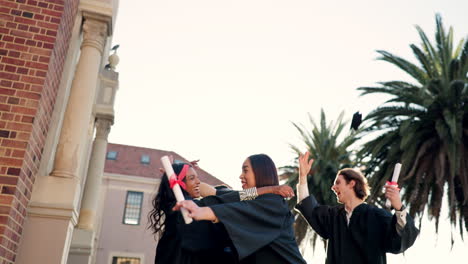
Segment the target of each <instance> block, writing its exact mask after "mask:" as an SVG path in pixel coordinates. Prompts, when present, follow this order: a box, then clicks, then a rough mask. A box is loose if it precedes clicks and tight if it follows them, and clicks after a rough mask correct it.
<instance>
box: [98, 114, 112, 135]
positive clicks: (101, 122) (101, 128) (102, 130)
mask: <svg viewBox="0 0 468 264" xmlns="http://www.w3.org/2000/svg"><path fill="white" fill-rule="evenodd" d="M113 123H114V122H113V121H112V120H110V119H108V118H99V117H98V118H96V139H104V140H107V137H108V136H109V132H110V129H111V126H112V124H113Z"/></svg>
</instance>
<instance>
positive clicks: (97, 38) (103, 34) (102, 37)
mask: <svg viewBox="0 0 468 264" xmlns="http://www.w3.org/2000/svg"><path fill="white" fill-rule="evenodd" d="M107 27H108V23H107V22H106V21H104V20H99V19H95V18H94V17H87V16H85V17H84V23H83V43H82V44H81V48H83V47H86V46H91V47H94V48H96V49H97V50H99V52H100V53H101V54H102V52H103V50H104V45H105V43H106V38H107V30H108V29H107Z"/></svg>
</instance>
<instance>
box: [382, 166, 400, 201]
mask: <svg viewBox="0 0 468 264" xmlns="http://www.w3.org/2000/svg"><path fill="white" fill-rule="evenodd" d="M400 170H401V163H397V164H395V168H394V169H393V176H392V182H398V176H400ZM385 206H386V207H387V208H390V207H391V206H392V203H391V202H390V200H388V199H387V201H386V202H385Z"/></svg>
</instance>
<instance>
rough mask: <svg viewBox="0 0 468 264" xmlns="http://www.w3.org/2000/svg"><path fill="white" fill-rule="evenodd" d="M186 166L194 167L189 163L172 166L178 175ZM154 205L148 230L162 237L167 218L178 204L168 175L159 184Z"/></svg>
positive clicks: (149, 218)
mask: <svg viewBox="0 0 468 264" xmlns="http://www.w3.org/2000/svg"><path fill="white" fill-rule="evenodd" d="M184 165H189V166H190V167H192V165H191V164H187V163H174V164H172V168H173V169H174V172H175V173H176V174H179V173H180V171H182V168H183V167H184ZM184 181H185V178H184ZM181 190H182V193H183V194H184V196H185V197H187V196H189V194H188V193H187V192H186V191H185V190H184V189H182V188H181ZM152 204H153V209H152V210H151V211H150V212H149V214H148V223H149V224H148V229H151V230H152V231H153V234H154V235H156V234H158V233H159V236H160V237H161V236H162V234H163V233H164V227H165V225H166V216H167V215H169V213H170V212H171V211H172V207H174V205H175V204H176V198H175V196H174V193H173V192H172V190H171V187H170V186H169V179H168V177H167V175H166V173H164V174H163V175H162V177H161V183H160V184H159V189H158V192H157V193H156V195H155V196H154V198H153V201H152Z"/></svg>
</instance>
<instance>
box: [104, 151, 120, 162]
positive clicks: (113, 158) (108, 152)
mask: <svg viewBox="0 0 468 264" xmlns="http://www.w3.org/2000/svg"><path fill="white" fill-rule="evenodd" d="M110 153H115V157H109V154H110ZM118 155H119V152H118V151H113V150H109V151H107V153H106V160H117V157H118Z"/></svg>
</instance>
